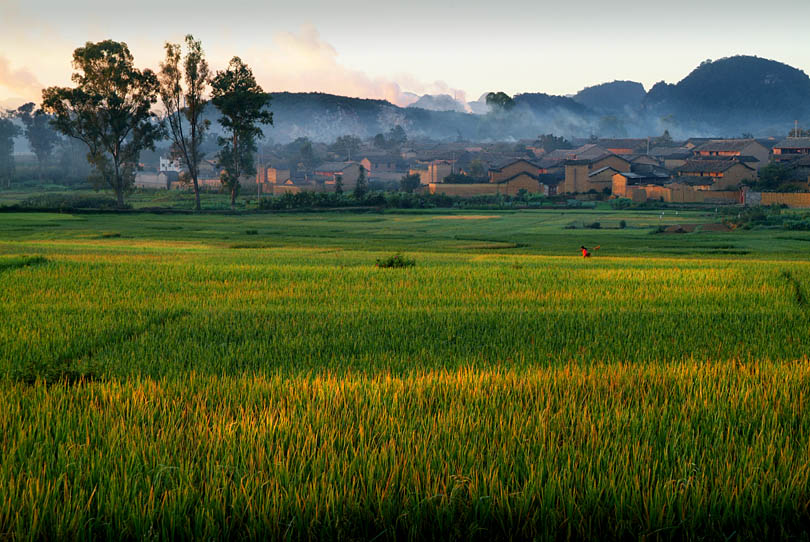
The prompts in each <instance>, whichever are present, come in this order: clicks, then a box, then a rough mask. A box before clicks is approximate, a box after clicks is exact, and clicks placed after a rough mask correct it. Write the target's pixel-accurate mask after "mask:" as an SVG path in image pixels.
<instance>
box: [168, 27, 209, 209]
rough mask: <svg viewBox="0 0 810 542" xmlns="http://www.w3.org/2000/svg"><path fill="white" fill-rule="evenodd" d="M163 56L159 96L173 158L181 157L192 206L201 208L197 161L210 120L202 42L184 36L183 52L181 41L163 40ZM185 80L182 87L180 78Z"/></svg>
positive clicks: (199, 158)
mask: <svg viewBox="0 0 810 542" xmlns="http://www.w3.org/2000/svg"><path fill="white" fill-rule="evenodd" d="M165 48H166V60H165V61H164V62H162V63H161V64H160V73H159V74H158V79H159V81H160V97H161V99H162V100H163V107H164V108H165V109H166V113H165V121H166V124H167V125H168V128H169V136H170V138H171V140H172V158H174V159H177V160H180V161H181V162H182V164H183V166H185V168H186V170H187V172H188V177H190V178H191V182H192V184H193V186H194V208H195V209H196V210H197V211H199V210H200V185H199V175H200V162H201V161H202V159H203V157H204V153H203V152H202V150H201V146H202V143H203V140H204V138H205V132H206V130H208V127H209V126H210V124H211V123H210V121H208V120H204V119H203V111H204V110H205V104H206V98H205V90H206V87H207V86H208V82H209V79H210V72H209V70H208V62H206V60H205V55H204V53H203V50H202V44H201V43H200V42H199V41H195V40H194V37H193V36H192V35H191V34H189V35H188V36H186V55H185V58H182V55H181V50H180V44H177V43H166V45H165ZM181 61H182V66H181ZM184 81H185V88H183V82H184Z"/></svg>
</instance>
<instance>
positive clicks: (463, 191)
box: [427, 183, 499, 198]
mask: <svg viewBox="0 0 810 542" xmlns="http://www.w3.org/2000/svg"><path fill="white" fill-rule="evenodd" d="M498 186H499V185H497V184H493V183H475V184H451V183H430V184H428V185H427V187H428V192H430V193H431V194H445V195H447V196H458V197H462V198H465V197H470V196H483V195H494V194H497V193H498Z"/></svg>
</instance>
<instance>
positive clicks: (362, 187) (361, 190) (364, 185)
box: [352, 166, 368, 201]
mask: <svg viewBox="0 0 810 542" xmlns="http://www.w3.org/2000/svg"><path fill="white" fill-rule="evenodd" d="M367 193H368V179H366V168H364V167H363V166H360V174H359V175H358V176H357V184H356V185H355V187H354V192H352V196H354V199H356V200H358V201H359V200H361V199H363V198H364V197H365V195H366V194H367Z"/></svg>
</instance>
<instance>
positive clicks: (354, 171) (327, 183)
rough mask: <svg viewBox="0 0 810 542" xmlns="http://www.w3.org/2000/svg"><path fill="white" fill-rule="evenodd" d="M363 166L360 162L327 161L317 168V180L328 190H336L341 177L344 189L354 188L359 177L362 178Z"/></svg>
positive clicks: (315, 172) (315, 173)
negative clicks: (361, 170)
mask: <svg viewBox="0 0 810 542" xmlns="http://www.w3.org/2000/svg"><path fill="white" fill-rule="evenodd" d="M361 167H363V166H362V165H361V164H360V163H358V162H326V163H323V164H321V165H320V166H318V167H316V168H315V171H314V175H315V180H316V181H317V182H320V183H322V184H323V185H324V187H325V188H326V189H327V190H331V191H334V190H335V189H336V188H337V181H338V179H340V180H341V182H342V184H343V190H354V188H355V187H356V186H357V179H358V178H360V168H361Z"/></svg>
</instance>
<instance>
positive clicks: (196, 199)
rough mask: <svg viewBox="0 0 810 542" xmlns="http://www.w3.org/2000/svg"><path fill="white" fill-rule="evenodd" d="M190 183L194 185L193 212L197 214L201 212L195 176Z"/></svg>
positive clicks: (198, 189)
mask: <svg viewBox="0 0 810 542" xmlns="http://www.w3.org/2000/svg"><path fill="white" fill-rule="evenodd" d="M191 181H192V182H193V183H194V210H195V211H197V212H198V213H199V212H200V211H201V209H200V185H199V183H198V182H197V176H196V175H195V176H194V177H192V178H191Z"/></svg>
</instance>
